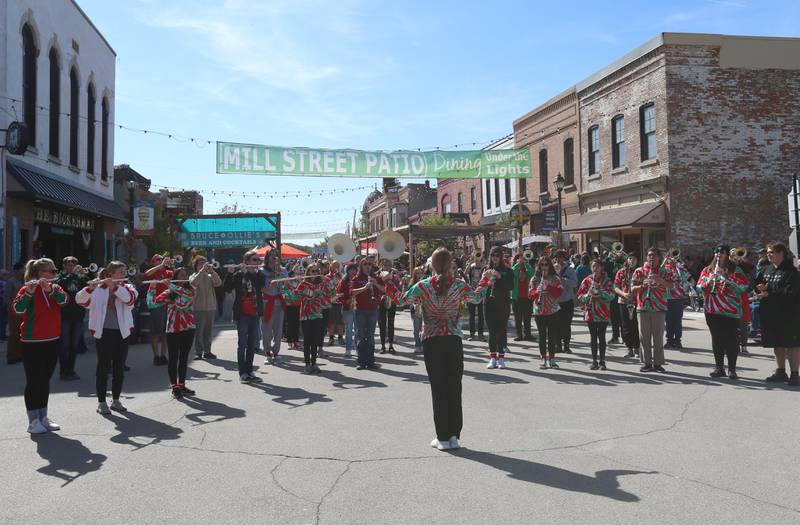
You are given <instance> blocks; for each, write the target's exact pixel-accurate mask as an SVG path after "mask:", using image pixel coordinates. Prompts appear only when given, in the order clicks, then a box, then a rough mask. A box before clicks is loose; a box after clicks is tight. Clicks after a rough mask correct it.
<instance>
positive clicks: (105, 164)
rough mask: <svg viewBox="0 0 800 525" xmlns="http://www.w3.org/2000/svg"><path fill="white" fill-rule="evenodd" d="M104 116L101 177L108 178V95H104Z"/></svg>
mask: <svg viewBox="0 0 800 525" xmlns="http://www.w3.org/2000/svg"><path fill="white" fill-rule="evenodd" d="M102 111H103V116H102V123H101V124H102V126H103V129H102V130H101V131H100V133H101V136H102V140H101V144H100V162H101V164H100V178H101V179H102V180H108V133H109V130H110V127H109V126H110V123H109V122H108V117H109V107H108V97H103V108H102Z"/></svg>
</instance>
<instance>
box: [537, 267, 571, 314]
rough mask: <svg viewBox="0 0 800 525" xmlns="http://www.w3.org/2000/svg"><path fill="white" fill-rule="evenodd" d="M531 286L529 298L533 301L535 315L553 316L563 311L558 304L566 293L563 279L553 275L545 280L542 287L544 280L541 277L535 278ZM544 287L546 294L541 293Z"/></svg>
mask: <svg viewBox="0 0 800 525" xmlns="http://www.w3.org/2000/svg"><path fill="white" fill-rule="evenodd" d="M530 286H531V287H530V290H529V291H528V297H530V298H531V300H532V301H533V315H553V314H554V313H556V312H558V311H559V310H560V309H561V306H559V304H558V298H559V297H561V294H562V293H564V287H563V286H561V279H559V278H558V277H556V276H555V275H553V276H552V277H550V278H548V279H545V282H544V284H543V285H542V279H541V278H540V277H539V276H534V279H531V285H530ZM542 287H543V288H544V290H545V292H546V293H541V288H542Z"/></svg>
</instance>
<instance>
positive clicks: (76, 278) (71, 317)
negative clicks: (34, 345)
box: [56, 256, 89, 381]
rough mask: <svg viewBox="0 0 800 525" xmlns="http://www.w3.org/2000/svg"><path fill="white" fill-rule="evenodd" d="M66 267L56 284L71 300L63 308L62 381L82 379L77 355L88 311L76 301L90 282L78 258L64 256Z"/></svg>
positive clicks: (60, 360)
mask: <svg viewBox="0 0 800 525" xmlns="http://www.w3.org/2000/svg"><path fill="white" fill-rule="evenodd" d="M63 262H64V269H63V271H62V272H61V273H60V274H59V275H58V279H57V280H56V284H57V285H59V286H60V287H61V289H62V290H64V292H65V293H66V294H67V297H68V299H69V301H68V302H67V304H66V305H65V306H64V308H62V309H61V352H60V355H59V359H58V361H59V365H60V368H61V370H60V371H61V380H62V381H74V380H76V379H80V377H78V374H76V373H75V357H76V356H77V353H78V346H79V345H80V342H81V339H82V338H83V317H84V314H85V312H86V310H84V309H83V308H81V307H80V306H79V305H78V304H77V303H76V302H75V294H77V293H78V292H79V291H80V290H81V289H82V288H83V287H84V286H86V283H87V282H89V278H88V277H87V275H86V274H87V272H86V270H84V269H83V268H81V267H80V266H78V259H76V258H75V257H72V256H69V257H64V260H63Z"/></svg>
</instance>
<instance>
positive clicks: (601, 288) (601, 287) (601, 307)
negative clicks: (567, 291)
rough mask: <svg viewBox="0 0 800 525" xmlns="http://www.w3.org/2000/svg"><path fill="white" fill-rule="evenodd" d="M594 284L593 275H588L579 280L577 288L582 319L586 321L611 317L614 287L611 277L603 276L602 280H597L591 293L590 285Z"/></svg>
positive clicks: (600, 320)
mask: <svg viewBox="0 0 800 525" xmlns="http://www.w3.org/2000/svg"><path fill="white" fill-rule="evenodd" d="M594 284H595V278H594V275H593V274H592V275H589V276H588V277H587V278H585V279H584V280H583V282H581V285H580V287H579V288H578V301H579V302H580V303H582V304H583V320H584V321H586V322H592V321H594V322H601V323H602V322H607V321H608V320H609V319H610V318H611V306H610V303H611V300H612V299H613V298H614V288H613V286H612V284H611V279H609V278H608V276H605V275H604V276H603V278H602V280H600V281H597V285H596V287H595V291H596V292H597V293H595V294H593V293H592V286H593V285H594Z"/></svg>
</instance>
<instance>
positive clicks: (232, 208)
mask: <svg viewBox="0 0 800 525" xmlns="http://www.w3.org/2000/svg"><path fill="white" fill-rule="evenodd" d="M219 213H220V215H235V214H237V213H250V212H249V211H247V210H246V209H244V208H240V207H239V203H238V202H234V203H233V204H226V205H225V206H223V207H222V208H220V209H219Z"/></svg>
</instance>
